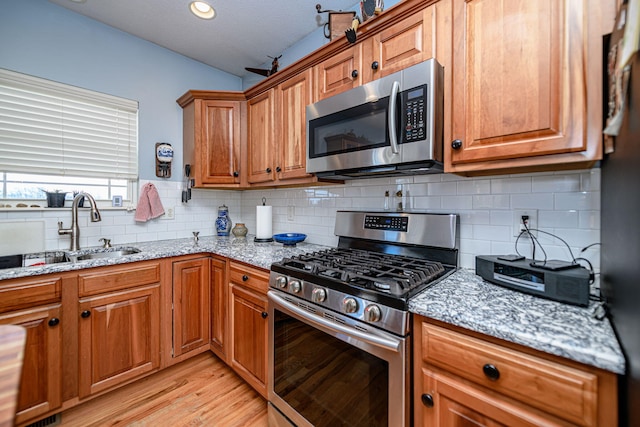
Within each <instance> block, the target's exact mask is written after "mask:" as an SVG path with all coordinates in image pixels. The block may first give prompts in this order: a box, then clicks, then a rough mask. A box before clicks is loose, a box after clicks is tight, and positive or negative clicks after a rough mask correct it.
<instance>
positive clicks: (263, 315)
mask: <svg viewBox="0 0 640 427" xmlns="http://www.w3.org/2000/svg"><path fill="white" fill-rule="evenodd" d="M268 315H269V313H267V312H266V311H263V312H262V313H260V316H262V318H263V319H266V318H267V316H268Z"/></svg>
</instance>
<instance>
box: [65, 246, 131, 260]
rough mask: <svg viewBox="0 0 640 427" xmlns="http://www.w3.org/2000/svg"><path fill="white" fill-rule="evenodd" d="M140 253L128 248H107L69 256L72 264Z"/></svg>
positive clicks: (79, 252) (78, 252) (73, 253)
mask: <svg viewBox="0 0 640 427" xmlns="http://www.w3.org/2000/svg"><path fill="white" fill-rule="evenodd" d="M137 253H140V249H138V248H132V247H126V248H106V249H97V250H96V249H92V250H90V251H77V252H72V253H69V254H67V257H69V260H70V261H71V262H77V261H86V260H91V259H102V258H119V257H123V256H127V255H133V254H137Z"/></svg>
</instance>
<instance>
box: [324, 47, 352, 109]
mask: <svg viewBox="0 0 640 427" xmlns="http://www.w3.org/2000/svg"><path fill="white" fill-rule="evenodd" d="M361 50H362V46H361V45H360V44H356V45H354V46H353V47H352V48H350V49H347V50H345V51H343V52H340V53H338V54H337V55H334V56H332V57H331V58H329V59H327V60H325V61H324V62H322V63H320V64H318V65H317V66H315V67H314V73H315V76H314V85H315V88H316V90H315V101H320V100H321V99H325V98H328V97H330V96H333V95H336V94H338V93H342V92H344V91H346V90H349V89H351V88H354V87H356V86H360V84H361V83H362V73H361Z"/></svg>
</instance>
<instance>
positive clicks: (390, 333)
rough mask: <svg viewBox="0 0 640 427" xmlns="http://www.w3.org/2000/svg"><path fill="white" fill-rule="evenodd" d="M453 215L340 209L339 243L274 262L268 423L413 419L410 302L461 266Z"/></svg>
mask: <svg viewBox="0 0 640 427" xmlns="http://www.w3.org/2000/svg"><path fill="white" fill-rule="evenodd" d="M458 228H459V225H458V217H457V216H456V215H453V214H428V213H417V212H411V213H404V212H403V213H400V212H398V213H396V212H393V213H391V212H358V211H339V212H337V215H336V224H335V234H336V235H337V236H339V241H338V247H337V248H332V249H328V250H323V251H318V252H313V253H308V254H304V255H298V256H294V257H291V258H285V259H283V260H282V261H280V262H276V263H274V264H272V266H271V275H270V281H269V285H270V289H269V292H268V298H269V373H268V378H269V392H268V395H269V396H268V397H269V425H270V426H291V425H295V426H298V427H302V426H332V427H333V426H349V427H358V426H367V427H377V426H387V427H396V426H398V427H400V426H409V425H410V384H411V381H410V377H409V374H410V371H411V366H410V348H411V341H410V340H411V331H410V324H411V322H410V314H409V312H408V301H409V299H410V298H411V297H412V296H414V295H416V294H417V293H419V292H421V291H422V290H424V289H425V288H426V287H428V286H431V285H432V284H434V283H436V282H437V281H438V280H441V279H442V278H443V277H445V276H447V275H448V274H450V273H451V272H453V271H454V270H455V269H456V267H457V264H458Z"/></svg>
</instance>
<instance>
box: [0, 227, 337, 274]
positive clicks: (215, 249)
mask: <svg viewBox="0 0 640 427" xmlns="http://www.w3.org/2000/svg"><path fill="white" fill-rule="evenodd" d="M253 237H254V236H251V235H249V236H247V237H246V238H238V237H233V236H230V237H218V236H207V237H201V238H200V239H199V241H198V243H197V244H195V243H194V239H193V238H185V239H175V240H159V241H155V242H141V243H134V244H127V245H114V248H116V249H117V248H131V247H133V248H137V249H140V252H139V253H136V254H132V255H126V256H122V257H115V258H99V259H92V260H84V261H77V262H62V263H57V264H46V265H39V266H32V267H20V268H9V269H4V270H0V280H6V279H15V278H19V277H29V276H38V275H41V274H49V273H61V272H65V271H74V270H81V269H85V268H92V267H101V266H105V265H117V264H125V263H129V262H135V261H145V260H151V259H158V258H168V257H174V256H180V255H189V254H198V253H211V254H215V255H220V256H223V257H227V258H229V259H232V260H235V261H242V262H245V263H247V264H251V265H254V266H256V267H260V268H264V269H266V270H268V269H269V268H270V267H271V264H272V263H273V262H276V261H280V260H281V259H282V258H286V257H290V256H293V255H297V254H303V253H307V252H314V251H319V250H322V249H328V248H327V247H326V246H321V245H316V244H313V243H307V242H302V243H298V244H297V245H296V246H284V245H283V244H281V243H276V242H269V243H255V242H254V241H253ZM100 250H101V248H99V247H93V248H86V249H83V251H82V252H83V253H84V252H99V251H100ZM58 252H60V251H58ZM66 252H68V253H69V254H73V252H69V251H66Z"/></svg>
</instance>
